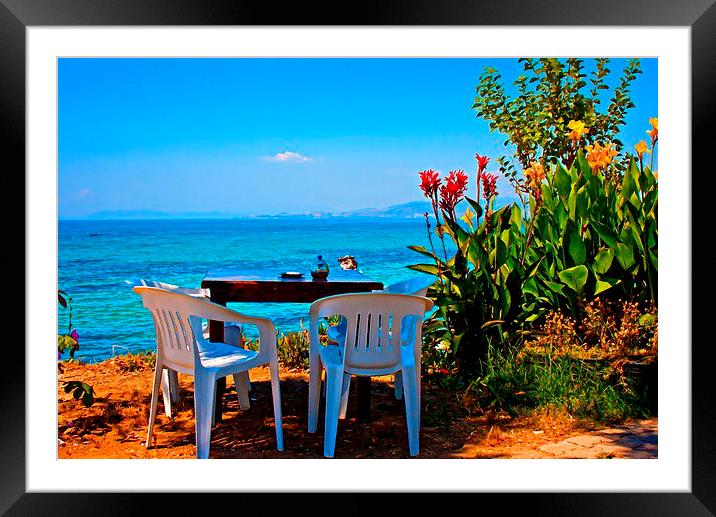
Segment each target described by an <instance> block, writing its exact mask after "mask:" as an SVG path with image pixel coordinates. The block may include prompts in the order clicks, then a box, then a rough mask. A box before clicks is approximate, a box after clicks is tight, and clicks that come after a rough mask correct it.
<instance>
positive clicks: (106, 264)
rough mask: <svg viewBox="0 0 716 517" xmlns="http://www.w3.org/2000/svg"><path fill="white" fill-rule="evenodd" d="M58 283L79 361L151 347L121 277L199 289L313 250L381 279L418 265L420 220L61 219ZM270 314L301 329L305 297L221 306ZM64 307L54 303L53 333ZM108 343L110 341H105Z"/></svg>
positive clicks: (302, 260) (137, 305) (292, 262)
mask: <svg viewBox="0 0 716 517" xmlns="http://www.w3.org/2000/svg"><path fill="white" fill-rule="evenodd" d="M58 225H59V228H58V231H59V244H58V248H59V249H58V285H59V288H60V289H63V290H65V291H67V293H68V294H69V295H70V296H71V297H72V303H73V316H72V326H73V327H74V328H76V329H77V331H78V332H79V335H80V340H79V341H80V350H79V351H78V352H77V354H76V355H75V357H76V358H80V359H82V360H83V361H85V362H93V361H101V360H103V359H106V358H108V357H111V356H112V355H113V354H120V353H126V352H127V351H132V352H140V351H145V350H150V349H153V348H154V326H153V324H152V320H151V316H150V314H149V312H147V311H146V310H145V309H144V308H143V307H142V303H141V300H140V298H139V296H137V295H136V294H135V293H134V292H133V291H132V290H131V288H130V287H129V286H128V285H127V284H126V283H125V282H124V280H125V279H128V278H147V279H151V280H161V281H164V282H168V283H172V284H176V285H181V286H186V287H199V285H200V283H201V280H202V278H203V277H204V275H205V274H206V272H207V270H209V269H217V268H221V269H226V268H232V267H235V268H241V269H260V270H275V271H276V273H277V274H279V273H281V272H282V271H302V272H305V273H306V274H308V272H309V271H310V269H311V268H312V266H313V265H314V264H315V259H316V256H317V255H319V254H321V255H323V257H324V258H325V259H326V260H327V261H328V263H329V266H331V268H339V267H340V266H339V265H338V262H337V260H336V259H337V258H338V257H342V256H344V255H353V256H355V257H356V260H357V261H358V268H359V270H361V271H362V272H363V273H365V274H366V276H369V277H370V278H373V279H375V280H378V281H380V282H383V283H384V284H389V283H392V282H397V281H400V280H405V279H407V278H410V277H411V276H414V275H416V274H419V273H416V272H414V271H411V270H409V269H407V268H406V266H407V265H409V264H415V263H419V262H423V260H422V259H423V258H424V257H422V256H421V255H419V254H418V253H416V252H414V251H411V250H409V249H408V248H407V246H408V245H410V244H419V245H423V246H426V247H427V245H428V242H427V234H426V231H425V221H424V220H423V219H421V218H416V219H382V218H326V219H315V218H306V219H288V218H287V219H232V220H143V221H138V220H125V221H59V223H58ZM229 307H231V308H233V309H236V310H238V311H240V312H245V313H247V314H253V315H259V316H265V317H269V318H271V319H272V320H273V321H274V324H275V325H276V327H277V328H278V330H279V331H284V332H285V331H291V330H297V329H299V328H300V323H299V322H300V321H301V320H303V321H304V324H305V325H306V326H308V307H309V306H308V304H283V303H282V304H266V303H261V304H259V303H252V304H229ZM67 318H68V311H67V310H64V309H62V308H61V307H60V308H59V309H58V322H57V323H58V332H67ZM113 347H114V348H113Z"/></svg>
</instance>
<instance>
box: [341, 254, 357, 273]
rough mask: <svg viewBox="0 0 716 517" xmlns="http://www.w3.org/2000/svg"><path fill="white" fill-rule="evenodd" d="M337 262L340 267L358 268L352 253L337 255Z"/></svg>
mask: <svg viewBox="0 0 716 517" xmlns="http://www.w3.org/2000/svg"><path fill="white" fill-rule="evenodd" d="M338 263H339V264H340V265H341V269H344V270H349V269H358V262H356V258H355V257H354V256H352V255H346V256H344V257H339V258H338Z"/></svg>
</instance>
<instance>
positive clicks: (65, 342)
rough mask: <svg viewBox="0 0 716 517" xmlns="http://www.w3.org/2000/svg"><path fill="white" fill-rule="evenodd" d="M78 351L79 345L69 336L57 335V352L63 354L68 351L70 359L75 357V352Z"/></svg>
mask: <svg viewBox="0 0 716 517" xmlns="http://www.w3.org/2000/svg"><path fill="white" fill-rule="evenodd" d="M79 349H80V344H79V343H78V342H77V340H75V338H73V337H72V336H71V335H70V334H57V351H58V352H59V353H60V354H64V353H65V352H66V351H68V350H69V352H70V357H72V358H74V357H75V352H76V351H77V350H79Z"/></svg>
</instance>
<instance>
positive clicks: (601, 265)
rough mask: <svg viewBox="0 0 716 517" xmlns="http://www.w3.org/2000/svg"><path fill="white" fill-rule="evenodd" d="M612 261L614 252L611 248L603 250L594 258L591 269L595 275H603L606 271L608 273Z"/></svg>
mask: <svg viewBox="0 0 716 517" xmlns="http://www.w3.org/2000/svg"><path fill="white" fill-rule="evenodd" d="M613 259H614V250H613V249H611V248H606V249H603V250H601V251H600V252H599V253H597V255H596V257H594V263H593V264H592V267H593V268H594V271H595V272H596V273H599V274H600V275H603V274H605V273H606V272H607V271H609V268H610V267H611V265H612V260H613Z"/></svg>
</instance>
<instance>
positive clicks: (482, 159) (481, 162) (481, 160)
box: [475, 153, 490, 174]
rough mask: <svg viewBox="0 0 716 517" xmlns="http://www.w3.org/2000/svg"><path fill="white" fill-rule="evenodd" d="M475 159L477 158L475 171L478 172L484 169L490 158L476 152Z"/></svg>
mask: <svg viewBox="0 0 716 517" xmlns="http://www.w3.org/2000/svg"><path fill="white" fill-rule="evenodd" d="M475 159H476V160H477V173H478V174H480V173H482V171H484V170H485V167H487V164H488V163H489V161H490V159H489V158H488V157H487V156H480V155H479V154H477V153H475Z"/></svg>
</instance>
